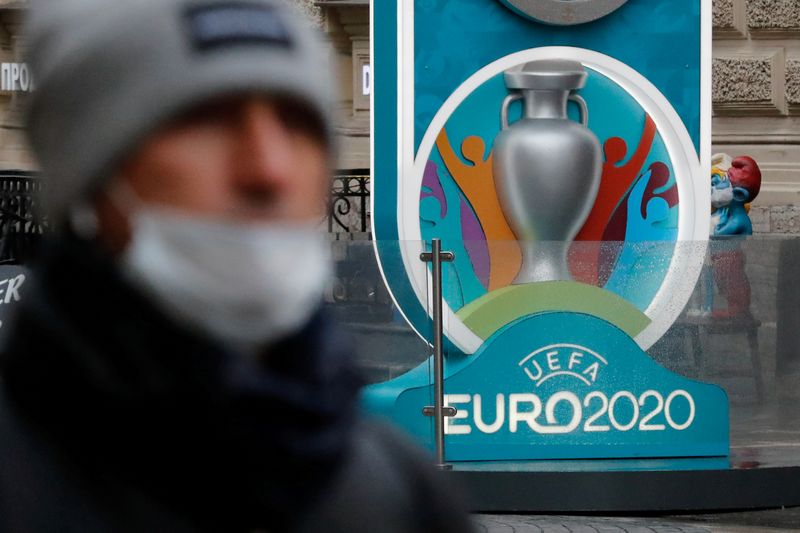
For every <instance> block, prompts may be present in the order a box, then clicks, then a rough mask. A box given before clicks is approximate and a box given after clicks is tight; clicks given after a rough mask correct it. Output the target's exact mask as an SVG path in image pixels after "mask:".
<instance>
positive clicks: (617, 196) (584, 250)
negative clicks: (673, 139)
mask: <svg viewBox="0 0 800 533" xmlns="http://www.w3.org/2000/svg"><path fill="white" fill-rule="evenodd" d="M655 136H656V124H655V122H654V121H653V119H652V118H650V115H645V124H644V131H643V132H642V135H641V138H640V139H639V145H638V146H637V148H636V151H635V152H634V153H633V155H631V157H630V159H629V160H628V161H627V162H625V163H623V160H624V159H625V157H626V156H627V155H628V145H627V143H626V142H625V140H624V139H622V138H620V137H611V138H610V139H608V140H607V141H606V142H605V144H604V146H603V151H604V152H605V159H606V161H605V163H604V164H603V176H602V179H601V182H600V191H599V192H598V195H597V200H596V201H595V204H594V207H593V208H592V211H591V213H589V218H588V219H587V220H586V223H585V224H584V225H583V228H582V229H581V231H580V232H579V233H578V236H577V237H576V241H589V242H594V241H602V240H604V238H603V236H604V233H605V231H606V228H607V227H608V225H609V222H610V220H611V217H612V215H613V214H614V211H615V210H616V209H617V207H618V206H620V205H622V204H623V201H624V197H625V194H626V193H627V192H628V190H629V189H630V187H631V184H633V182H634V180H635V179H636V177H637V176H638V175H639V174H640V173H641V170H642V166H643V165H644V163H645V161H646V160H647V157H648V155H649V154H650V150H651V149H652V147H653V141H654V139H655ZM621 211H623V212H625V210H621ZM623 224H624V221H623ZM623 228H624V226H623ZM623 235H624V234H623ZM620 240H621V239H620ZM571 260H572V261H571V262H572V264H573V268H572V271H573V272H572V273H573V276H574V277H575V278H576V280H577V281H582V282H583V283H588V284H590V285H597V284H598V283H599V282H600V281H601V280H600V276H599V269H600V246H599V245H597V246H592V245H588V246H587V245H579V246H577V247H575V248H574V253H573V254H572V257H571Z"/></svg>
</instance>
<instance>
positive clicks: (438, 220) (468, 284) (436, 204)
mask: <svg viewBox="0 0 800 533" xmlns="http://www.w3.org/2000/svg"><path fill="white" fill-rule="evenodd" d="M437 170H438V169H437ZM439 172H441V170H439ZM439 177H440V183H441V185H442V189H443V190H444V195H445V201H446V203H447V207H448V208H447V209H446V210H445V209H442V205H441V203H440V199H439V198H437V197H435V196H425V197H423V198H422V199H421V200H420V204H419V216H420V223H421V225H422V228H423V238H425V239H426V240H427V239H428V238H430V237H438V238H440V239H442V247H443V248H444V249H445V250H448V251H451V252H454V253H455V256H456V258H455V261H453V262H452V263H445V265H444V268H443V269H442V278H443V284H444V287H443V295H444V298H445V300H446V301H447V303H448V304H449V305H450V307H451V308H452V309H453V310H454V311H458V310H459V309H461V308H462V307H464V305H466V304H468V303H470V302H472V301H473V300H476V299H477V298H480V297H481V296H483V295H484V294H486V288H485V287H484V286H483V284H482V283H481V282H480V280H479V279H478V276H477V275H476V274H475V271H474V268H473V266H472V262H471V261H470V258H469V254H468V253H467V250H466V248H465V246H464V239H463V236H462V224H461V210H460V209H459V207H460V202H462V201H463V200H462V198H461V193H460V192H459V190H458V187H457V186H456V184H455V182H453V180H452V179H441V176H439ZM443 213H445V215H444V217H443V216H442V214H443Z"/></svg>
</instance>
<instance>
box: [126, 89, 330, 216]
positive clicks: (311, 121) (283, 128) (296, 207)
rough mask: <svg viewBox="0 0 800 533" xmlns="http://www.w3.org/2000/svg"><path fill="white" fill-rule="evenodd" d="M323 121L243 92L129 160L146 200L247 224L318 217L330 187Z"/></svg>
mask: <svg viewBox="0 0 800 533" xmlns="http://www.w3.org/2000/svg"><path fill="white" fill-rule="evenodd" d="M328 163H329V153H328V149H327V147H326V145H325V141H324V133H323V129H322V124H321V123H320V120H319V118H318V117H317V116H316V115H315V114H314V113H313V112H312V111H310V110H309V109H308V108H307V107H305V106H304V105H302V104H301V103H299V102H296V101H292V100H286V99H266V98H262V97H258V96H240V97H232V98H229V99H223V100H217V101H213V102H210V103H208V104H206V105H203V106H200V107H197V108H195V109H193V110H191V111H190V112H189V113H186V114H185V115H183V116H181V117H179V118H178V119H176V120H174V121H172V122H170V123H168V124H167V125H166V126H164V127H162V128H161V129H160V130H159V131H157V132H156V133H155V134H154V135H152V136H150V137H149V138H148V139H147V140H146V141H145V142H144V143H143V144H142V145H141V146H140V148H139V149H138V150H137V151H136V152H135V153H134V154H133V155H132V156H131V157H129V158H128V159H127V160H126V161H125V162H124V164H123V165H122V170H121V176H120V177H121V178H122V179H125V180H127V181H128V183H129V184H130V186H131V187H132V188H133V190H134V192H135V193H136V194H137V196H138V197H139V198H140V199H141V200H142V201H144V202H146V203H154V204H159V205H163V206H165V207H172V208H176V209H180V210H182V211H186V212H190V213H192V214H195V215H199V216H206V217H209V218H217V219H228V220H234V221H241V222H289V223H291V222H306V221H311V220H318V219H319V218H320V217H321V216H322V215H323V214H324V209H325V199H326V197H327V194H328V190H329V186H330V185H329V182H328V171H329V168H328Z"/></svg>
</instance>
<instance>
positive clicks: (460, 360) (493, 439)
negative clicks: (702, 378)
mask: <svg viewBox="0 0 800 533" xmlns="http://www.w3.org/2000/svg"><path fill="white" fill-rule="evenodd" d="M710 9H711V8H710V2H703V1H701V0H686V1H683V2H675V1H673V0H628V1H625V0H459V1H457V2H454V1H452V0H380V1H378V2H373V5H372V17H373V19H372V20H373V32H374V35H373V69H374V80H375V84H374V92H373V175H374V183H373V190H372V194H373V225H374V228H373V230H374V236H375V241H376V253H377V255H378V259H379V262H380V264H381V268H382V271H383V273H384V277H385V281H386V283H387V285H388V287H389V289H390V291H391V293H392V295H393V297H394V299H395V301H396V302H397V304H398V307H399V308H400V309H401V310H402V312H403V314H404V317H405V318H406V319H407V320H408V322H409V323H410V324H411V326H412V327H414V328H415V329H416V331H418V332H420V334H421V335H423V336H425V332H426V331H429V326H428V324H429V316H428V311H427V309H429V302H428V283H429V281H428V280H429V272H428V266H427V265H426V264H424V263H422V262H421V261H420V260H419V257H418V255H419V251H420V243H424V242H429V241H430V240H431V239H434V238H438V239H441V240H442V243H443V248H444V249H445V250H450V251H453V252H455V256H456V260H455V261H454V262H453V263H452V264H451V265H448V266H447V267H446V269H445V273H444V276H445V288H444V300H445V302H444V303H445V324H446V327H445V335H446V337H447V340H448V342H449V343H450V350H449V357H448V360H447V365H446V380H445V392H446V399H447V402H448V404H449V405H451V406H453V407H456V408H457V410H458V414H457V415H456V416H455V417H453V418H450V419H448V420H447V424H446V433H447V452H448V459H450V460H453V461H458V460H488V461H491V460H534V459H584V458H628V457H718V456H727V454H728V400H727V397H726V395H725V393H724V392H723V391H722V390H721V389H719V388H718V387H716V386H712V385H707V384H703V383H699V382H695V381H691V380H689V379H686V378H684V377H682V376H679V375H676V374H673V373H672V372H670V371H668V370H666V369H664V368H662V367H660V366H659V365H658V364H657V363H655V362H654V361H653V360H652V359H651V358H650V357H649V356H648V354H647V353H646V351H645V350H646V349H647V348H649V347H650V346H651V345H652V344H653V343H655V342H656V341H657V340H658V339H659V338H660V337H661V336H662V335H663V334H664V333H665V332H666V331H667V330H668V329H669V327H670V326H671V325H672V324H673V322H674V321H675V319H676V318H677V316H678V314H679V313H680V312H681V310H682V309H683V307H684V306H685V304H686V302H687V301H688V299H689V296H690V294H691V292H692V290H693V288H694V286H695V284H696V282H697V278H698V275H699V272H700V269H701V268H702V264H703V260H704V256H705V243H706V240H707V238H708V227H709V208H708V206H709V191H708V182H707V177H706V175H707V172H706V171H705V170H704V169H707V168H709V167H710V165H709V163H710V101H709V92H710V90H709V87H710V80H709V77H710V64H709V63H710ZM430 395H431V391H430V380H429V376H428V373H427V367H426V365H423V366H422V367H420V368H418V369H416V370H412V371H411V372H409V373H408V374H406V375H404V376H401V377H399V378H397V379H395V380H392V381H390V382H386V383H381V384H377V385H374V386H372V387H371V388H370V389H369V390H367V392H366V393H365V403H366V405H367V407H368V409H370V410H372V411H373V412H377V413H381V414H384V415H386V416H389V417H390V418H392V419H393V420H395V421H396V422H397V423H399V424H400V425H402V426H404V427H405V428H406V429H407V430H408V431H410V432H411V433H412V434H414V435H416V436H417V437H418V438H419V439H420V440H421V441H422V442H425V443H428V444H429V445H430V440H431V431H430V420H429V419H426V418H424V417H423V416H422V415H421V409H422V407H423V406H424V405H426V404H428V403H430Z"/></svg>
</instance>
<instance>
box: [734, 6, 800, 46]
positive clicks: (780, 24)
mask: <svg viewBox="0 0 800 533" xmlns="http://www.w3.org/2000/svg"><path fill="white" fill-rule="evenodd" d="M747 24H748V26H749V28H750V32H751V33H752V35H753V36H754V37H756V38H762V39H764V38H766V39H790V38H796V37H798V36H800V0H747Z"/></svg>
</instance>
